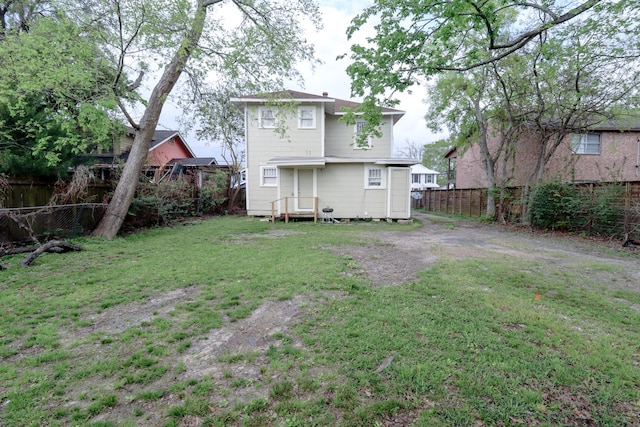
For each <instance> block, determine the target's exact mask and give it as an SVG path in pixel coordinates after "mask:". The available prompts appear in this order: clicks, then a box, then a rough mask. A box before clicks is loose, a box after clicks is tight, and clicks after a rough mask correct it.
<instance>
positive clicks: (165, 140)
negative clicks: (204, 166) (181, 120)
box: [149, 131, 197, 157]
mask: <svg viewBox="0 0 640 427" xmlns="http://www.w3.org/2000/svg"><path fill="white" fill-rule="evenodd" d="M176 135H178V136H179V137H180V141H182V143H183V144H184V146H185V148H186V149H187V151H188V152H189V154H191V156H193V157H197V156H196V153H194V152H193V150H191V147H189V144H187V141H186V140H185V139H184V138H183V137H182V135H180V132H179V131H175V132H174V133H172V134H171V136H168V137H167V138H165V139H163V140H162V141H160V142H158V143H157V144H156V145H154V146H153V147H151V148H150V149H149V151H153V150H155V149H156V148H157V147H159V146H161V145H162V144H164V143H165V142H167V141H168V140H170V139H171V138H173V137H175V136H176Z"/></svg>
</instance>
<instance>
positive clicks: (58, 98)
mask: <svg viewBox="0 0 640 427" xmlns="http://www.w3.org/2000/svg"><path fill="white" fill-rule="evenodd" d="M21 22H22V21H21ZM21 25H22V26H24V27H25V28H26V27H27V26H28V31H26V30H22V31H8V32H7V33H5V38H4V39H3V40H2V41H0V57H2V58H3V60H2V63H0V168H2V170H3V171H4V172H8V173H14V174H15V173H36V174H56V173H58V172H61V171H64V170H65V169H66V167H67V166H68V165H71V164H73V163H74V162H75V161H77V160H78V155H79V154H82V153H85V152H87V151H88V150H90V149H92V148H95V147H98V146H108V145H110V144H111V143H112V140H113V135H114V133H116V132H117V131H118V129H119V128H121V126H120V125H118V124H117V123H116V122H114V114H115V111H116V108H117V105H118V104H117V97H116V95H115V93H114V91H113V90H112V86H113V84H112V81H113V77H114V75H115V74H114V73H113V72H112V71H113V69H112V67H111V66H110V64H109V62H108V60H107V58H106V57H105V55H104V54H103V52H102V51H101V50H100V49H99V46H98V45H97V44H96V43H95V41H92V40H91V38H92V37H98V32H97V31H95V29H94V28H91V27H82V26H79V25H77V24H76V23H75V22H73V21H72V20H70V19H69V18H68V17H66V16H64V14H60V15H58V16H56V17H46V16H45V17H42V16H40V15H39V17H38V18H37V19H35V18H34V20H32V21H29V22H28V25H27V23H26V22H23V24H21Z"/></svg>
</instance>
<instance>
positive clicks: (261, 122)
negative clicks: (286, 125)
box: [258, 107, 278, 129]
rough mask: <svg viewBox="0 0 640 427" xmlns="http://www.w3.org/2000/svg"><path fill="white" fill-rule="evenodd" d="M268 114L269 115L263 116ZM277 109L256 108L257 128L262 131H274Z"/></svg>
mask: <svg viewBox="0 0 640 427" xmlns="http://www.w3.org/2000/svg"><path fill="white" fill-rule="evenodd" d="M267 112H270V114H265V113H267ZM277 116H278V109H277V108H276V107H258V126H259V127H261V128H262V129H275V128H276V117H277Z"/></svg>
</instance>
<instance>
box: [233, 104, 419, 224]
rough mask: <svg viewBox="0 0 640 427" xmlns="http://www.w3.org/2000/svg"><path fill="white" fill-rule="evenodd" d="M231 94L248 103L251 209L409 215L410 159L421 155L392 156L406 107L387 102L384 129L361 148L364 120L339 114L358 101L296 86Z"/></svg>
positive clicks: (337, 215) (260, 212)
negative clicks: (359, 136)
mask: <svg viewBox="0 0 640 427" xmlns="http://www.w3.org/2000/svg"><path fill="white" fill-rule="evenodd" d="M274 97H275V98H274ZM232 101H233V102H234V103H236V104H237V105H239V106H242V107H243V108H244V117H245V141H246V162H247V175H246V179H247V180H246V199H247V214H248V215H252V216H271V215H272V213H273V214H276V215H278V216H279V215H283V214H284V213H290V214H294V215H300V216H304V215H309V216H310V215H312V214H313V213H314V211H316V212H317V211H319V212H321V211H322V210H323V209H325V210H327V211H331V214H332V216H333V218H342V219H346V218H349V219H357V218H360V219H407V218H410V217H411V211H410V200H409V196H410V190H411V173H410V166H411V165H412V164H416V163H418V161H417V160H413V159H405V158H393V157H392V153H393V126H394V124H395V123H396V122H397V121H398V120H400V118H401V117H402V116H403V115H404V112H403V111H400V110H395V109H390V108H384V109H383V110H382V115H383V120H382V122H383V125H382V135H381V136H380V137H379V138H370V139H369V140H368V141H367V147H365V148H360V147H358V145H357V144H355V136H356V135H357V133H358V131H359V129H361V127H362V125H363V123H364V122H362V121H359V120H358V121H357V122H356V124H355V125H347V124H345V123H344V122H342V121H340V120H339V119H340V118H341V117H342V116H343V115H344V114H345V110H344V108H356V107H358V105H359V104H357V103H355V102H351V101H346V100H341V99H337V98H331V97H329V96H328V94H326V93H324V94H323V95H313V94H308V93H302V92H296V91H286V92H284V93H278V94H269V95H267V96H244V97H239V98H234V99H232Z"/></svg>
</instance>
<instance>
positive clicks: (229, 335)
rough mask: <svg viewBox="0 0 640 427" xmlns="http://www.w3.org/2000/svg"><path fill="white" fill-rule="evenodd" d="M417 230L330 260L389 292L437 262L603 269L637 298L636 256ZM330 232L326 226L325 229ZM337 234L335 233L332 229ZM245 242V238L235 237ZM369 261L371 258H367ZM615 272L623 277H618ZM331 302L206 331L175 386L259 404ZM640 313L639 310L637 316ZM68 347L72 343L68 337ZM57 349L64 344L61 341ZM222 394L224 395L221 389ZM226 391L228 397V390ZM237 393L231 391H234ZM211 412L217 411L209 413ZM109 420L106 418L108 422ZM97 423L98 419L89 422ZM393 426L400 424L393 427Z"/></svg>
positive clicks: (162, 303)
mask: <svg viewBox="0 0 640 427" xmlns="http://www.w3.org/2000/svg"><path fill="white" fill-rule="evenodd" d="M414 217H415V218H416V219H417V220H419V221H421V223H422V225H421V226H420V227H419V228H417V229H415V230H413V231H409V232H403V231H391V232H379V231H376V232H372V233H370V234H368V235H366V238H367V239H369V240H368V243H366V244H364V245H352V246H343V247H339V248H331V250H332V252H334V253H335V254H337V255H340V256H343V257H346V258H347V259H349V261H350V262H354V263H355V264H357V271H358V273H356V274H361V275H363V276H364V278H365V280H366V281H368V282H369V283H370V284H371V285H372V286H390V285H391V286H393V285H400V284H402V283H406V282H409V281H412V280H415V278H416V275H417V274H418V273H419V272H420V271H423V270H425V269H428V268H429V267H430V266H431V265H433V264H434V263H435V262H437V261H438V260H439V259H441V258H448V259H462V258H475V259H488V260H490V259H504V258H506V257H509V258H514V259H520V260H523V259H524V260H531V261H536V262H539V263H543V264H545V265H549V266H550V268H551V267H560V268H562V267H570V268H585V269H589V268H590V266H593V265H610V266H613V267H615V268H597V269H594V270H596V271H594V272H593V274H594V275H597V282H598V283H599V284H602V285H604V286H609V287H614V288H616V289H624V290H631V291H637V292H640V251H639V250H637V249H624V248H622V245H621V243H620V242H619V241H618V242H609V241H595V240H587V239H580V238H576V237H570V236H566V235H553V234H537V233H533V232H531V231H530V230H528V229H524V228H523V229H519V230H514V229H513V228H508V227H502V226H497V225H492V224H484V223H478V222H469V221H455V220H450V219H446V218H442V217H433V216H430V215H427V214H422V213H414ZM327 226H330V227H333V225H327ZM336 226H338V227H339V226H340V225H336ZM282 234H283V230H274V237H278V236H282ZM238 238H239V239H244V238H246V239H251V238H253V237H252V236H238ZM372 254H374V255H372ZM620 271H623V272H624V273H623V274H621V273H620ZM198 293H199V289H198V288H197V287H191V288H187V289H183V290H177V291H174V292H171V293H168V294H166V295H164V296H157V297H155V298H153V299H151V300H149V301H148V302H147V303H146V304H134V305H131V306H129V307H113V308H112V309H108V310H105V311H104V312H103V313H101V314H99V315H97V316H96V317H95V318H93V319H91V321H92V328H91V330H90V331H86V333H93V332H96V330H100V331H101V332H105V333H113V332H121V331H122V330H124V329H126V328H127V327H129V326H132V325H133V324H136V323H140V322H143V321H145V320H149V319H150V318H151V317H152V316H153V314H154V313H155V314H157V313H164V312H167V311H169V310H171V309H172V308H173V306H174V305H175V304H177V303H179V302H185V301H189V300H190V299H192V298H195V297H197V294H198ZM331 298H340V294H339V293H335V294H330V293H325V294H322V295H317V296H315V297H308V296H295V297H294V298H292V299H291V300H287V301H270V302H266V303H264V304H263V305H262V306H261V307H259V308H258V309H256V310H255V311H254V312H253V313H252V315H251V316H250V317H248V318H245V319H241V320H238V321H236V322H233V323H232V322H228V321H227V322H226V324H225V326H224V327H222V328H219V329H216V330H213V331H212V332H211V333H210V334H209V336H207V337H206V339H204V340H201V341H198V342H194V343H193V346H192V347H191V348H190V349H189V350H188V351H187V352H185V354H184V355H182V359H181V360H179V361H177V363H182V364H183V365H184V366H185V370H184V372H183V373H182V374H181V375H180V378H176V379H177V380H188V379H192V378H196V379H197V378H202V377H203V376H209V377H211V379H212V380H213V381H214V382H215V383H217V384H225V383H231V381H233V379H236V378H243V379H244V380H246V381H248V382H249V383H251V384H255V386H249V387H243V388H242V391H241V392H239V391H238V392H237V393H235V395H233V396H224V395H223V394H221V395H220V396H218V397H219V401H220V402H225V401H228V404H232V403H234V402H248V401H249V400H251V399H255V398H256V397H266V396H267V395H268V394H267V392H268V390H266V388H267V387H264V386H263V385H264V383H265V381H266V380H268V381H277V380H278V379H277V378H268V379H266V378H264V377H263V375H264V372H266V371H267V370H266V369H264V370H263V369H261V367H266V366H268V364H269V360H268V357H267V355H266V352H267V350H268V349H269V347H270V346H271V345H278V340H279V338H278V337H281V336H283V335H285V336H287V337H291V338H292V339H293V343H292V344H293V345H294V346H297V347H300V346H302V343H300V342H298V341H296V338H295V334H294V333H293V332H291V329H292V325H294V324H296V323H297V322H299V321H300V320H301V318H302V317H303V316H304V315H305V312H306V310H308V309H310V308H312V307H313V305H314V304H318V303H322V302H323V301H326V300H328V299H331ZM639 309H640V308H639ZM74 335H75V336H74V339H77V338H78V336H77V331H75V334H74ZM63 342H64V339H63ZM234 354H253V355H254V357H252V358H251V360H240V361H238V362H236V363H233V364H228V363H220V362H219V361H220V358H222V357H225V355H226V356H228V355H234ZM221 389H224V387H222V388H221ZM227 389H232V387H231V386H229V387H228V388H227ZM234 390H235V391H237V390H238V389H237V388H236V389H234ZM179 402H180V396H178V395H174V394H170V395H166V396H164V397H163V398H162V402H161V405H162V406H164V407H165V408H166V407H169V406H171V405H177V404H179ZM157 404H158V402H155V403H149V407H148V408H145V413H146V414H155V415H148V418H147V419H146V424H147V425H161V424H162V422H163V421H162V420H163V418H162V417H163V415H162V412H164V411H160V412H159V411H157V407H156V408H155V410H154V408H152V406H155V405H157ZM211 409H212V411H214V410H216V408H211ZM114 415H115V416H116V417H117V415H116V414H113V413H112V414H108V415H107V417H112V416H114ZM94 421H98V419H94ZM387 421H388V423H386V424H385V425H389V426H393V425H402V423H401V420H400V421H399V420H387ZM397 422H400V424H398V423H397ZM199 423H200V420H199V419H198V418H197V417H185V418H184V419H183V420H182V422H181V425H183V426H190V425H200V424H199Z"/></svg>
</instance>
